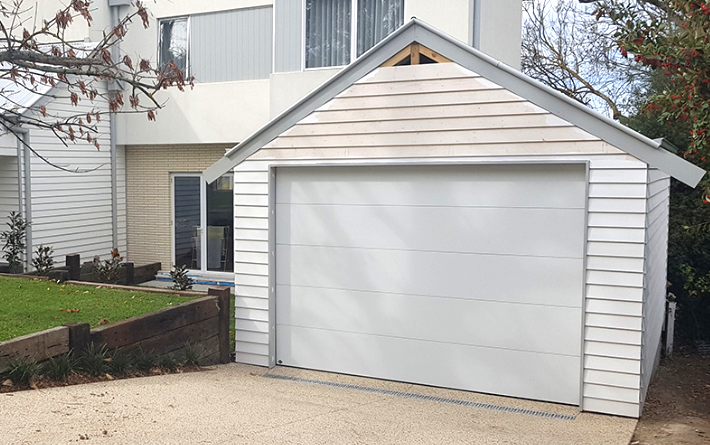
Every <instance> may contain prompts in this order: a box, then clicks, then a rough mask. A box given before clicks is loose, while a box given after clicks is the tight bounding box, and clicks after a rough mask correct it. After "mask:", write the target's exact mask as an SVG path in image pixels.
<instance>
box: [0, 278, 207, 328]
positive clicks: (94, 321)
mask: <svg viewBox="0 0 710 445" xmlns="http://www.w3.org/2000/svg"><path fill="white" fill-rule="evenodd" d="M194 298H196V297H194V296H193V297H185V296H178V295H174V294H160V293H153V292H144V291H136V290H125V289H114V288H111V287H107V286H98V287H96V286H80V285H72V284H57V283H55V282H52V281H47V280H43V279H26V278H14V277H13V278H10V277H5V276H0V307H2V311H0V341H4V340H9V339H11V338H14V337H18V336H21V335H26V334H30V333H33V332H38V331H42V330H45V329H49V328H53V327H56V326H61V325H63V324H66V323H76V322H84V323H89V324H90V325H91V327H97V326H100V325H104V324H108V323H112V322H116V321H120V320H124V319H126V318H129V317H133V316H136V315H140V314H145V313H148V312H153V311H155V310H158V309H161V308H164V307H170V306H174V305H178V304H180V303H184V302H187V301H189V300H192V299H194Z"/></svg>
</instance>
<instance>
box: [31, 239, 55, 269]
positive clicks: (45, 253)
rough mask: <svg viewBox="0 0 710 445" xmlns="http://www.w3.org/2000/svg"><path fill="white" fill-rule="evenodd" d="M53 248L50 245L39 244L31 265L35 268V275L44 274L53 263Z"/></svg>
mask: <svg viewBox="0 0 710 445" xmlns="http://www.w3.org/2000/svg"><path fill="white" fill-rule="evenodd" d="M53 254H54V249H52V246H44V245H42V244H40V245H39V247H38V248H37V251H36V252H35V258H34V259H33V260H32V265H33V266H34V268H35V269H36V270H37V275H46V274H47V272H49V271H50V269H52V266H53V265H54V258H52V255H53Z"/></svg>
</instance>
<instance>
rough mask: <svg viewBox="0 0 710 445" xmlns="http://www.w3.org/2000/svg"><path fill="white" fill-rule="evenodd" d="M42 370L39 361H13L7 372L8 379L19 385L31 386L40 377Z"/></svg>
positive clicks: (21, 359)
mask: <svg viewBox="0 0 710 445" xmlns="http://www.w3.org/2000/svg"><path fill="white" fill-rule="evenodd" d="M40 371H41V368H40V366H39V365H38V364H37V360H34V359H31V358H24V357H23V358H20V359H14V360H12V361H11V362H10V363H9V364H8V365H7V369H6V371H5V375H7V378H9V379H10V380H12V383H15V384H18V385H30V384H32V383H33V382H34V380H35V379H36V378H37V377H38V376H39V375H40Z"/></svg>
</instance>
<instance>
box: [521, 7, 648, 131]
mask: <svg viewBox="0 0 710 445" xmlns="http://www.w3.org/2000/svg"><path fill="white" fill-rule="evenodd" d="M593 10H594V6H592V5H589V6H582V5H580V4H579V3H578V2H577V1H576V0H530V1H526V2H524V3H523V11H524V15H523V17H524V23H523V39H522V64H521V65H522V70H523V72H525V73H526V74H527V75H529V76H531V77H533V78H535V79H537V80H539V81H541V82H543V83H545V84H546V85H548V86H550V87H552V88H553V89H555V90H557V91H559V92H561V93H562V94H564V95H566V96H568V97H570V98H572V99H575V100H577V101H579V102H581V103H583V104H584V105H587V106H589V107H591V108H593V109H595V110H597V111H600V112H602V113H605V114H609V115H610V116H611V117H613V118H614V119H617V120H618V119H621V118H622V117H623V116H624V115H629V114H633V113H635V108H634V107H633V105H635V104H634V103H632V102H633V101H632V100H631V99H633V98H634V97H635V96H636V90H637V89H638V88H639V83H643V81H644V80H645V79H646V77H647V75H648V70H647V69H646V68H644V67H643V66H640V65H638V64H635V63H634V62H633V60H630V59H627V58H625V57H622V56H621V55H620V54H619V50H618V47H617V45H616V42H615V40H614V38H613V34H614V27H613V26H612V25H611V24H610V23H609V22H608V21H604V20H597V19H596V17H595V16H593V15H592V14H591V12H592V11H593Z"/></svg>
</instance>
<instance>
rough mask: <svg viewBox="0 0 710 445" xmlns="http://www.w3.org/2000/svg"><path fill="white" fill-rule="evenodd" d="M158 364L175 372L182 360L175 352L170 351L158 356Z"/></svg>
mask: <svg viewBox="0 0 710 445" xmlns="http://www.w3.org/2000/svg"><path fill="white" fill-rule="evenodd" d="M158 366H159V367H160V368H162V369H164V370H166V371H170V372H175V370H176V369H178V368H179V367H180V360H178V357H177V356H176V355H175V354H173V353H172V352H169V353H167V354H163V355H161V356H160V357H158Z"/></svg>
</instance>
